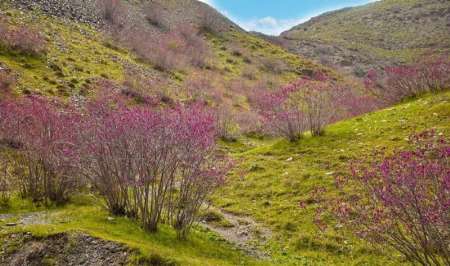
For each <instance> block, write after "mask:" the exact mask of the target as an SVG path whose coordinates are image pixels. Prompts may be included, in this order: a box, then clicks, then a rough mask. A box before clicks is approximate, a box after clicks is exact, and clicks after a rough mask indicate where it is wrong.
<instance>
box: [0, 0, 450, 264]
mask: <svg viewBox="0 0 450 266" xmlns="http://www.w3.org/2000/svg"><path fill="white" fill-rule="evenodd" d="M237 2H239V1H237ZM276 2H277V3H278V1H276ZM449 32H450V5H449V3H448V1H446V0H401V1H400V0H384V1H378V2H374V3H371V4H368V5H365V6H361V7H355V8H348V9H343V10H338V11H334V12H330V13H326V14H323V15H321V16H318V17H316V18H313V19H312V20H310V21H308V22H306V23H304V24H301V25H299V26H296V27H294V28H293V29H291V30H289V31H287V32H284V33H283V34H282V35H281V36H279V37H275V36H271V37H269V36H265V35H264V34H260V33H257V32H246V31H245V30H243V29H242V28H240V27H239V25H237V24H235V23H233V22H232V21H231V20H230V19H228V18H227V17H225V16H224V15H222V14H221V13H219V12H218V11H216V10H214V9H213V8H212V7H210V6H209V5H207V4H205V3H203V2H200V1H197V0H149V1H147V0H3V1H2V0H0V241H1V242H2V243H1V244H0V265H11V266H28V265H30V266H34V265H58V266H59V265H61V266H65V265H93V266H97V265H159V266H182V265H193V266H197V265H201V266H203V265H205V266H222V265H224V266H227V265H230V266H234V265H245V266H247V265H249V266H275V265H286V266H294V265H295V266H300V265H319V266H321V265H324V266H325V265H326V266H328V265H343V266H344V265H345V266H357V265H374V266H377V265H379V266H391V265H392V266H394V265H395V266H396V265H405V266H406V265H412V264H411V263H410V261H408V260H407V259H410V258H407V257H406V256H404V254H402V253H401V252H399V251H398V250H396V249H395V248H392V247H390V246H385V245H384V243H383V245H381V246H380V245H377V244H379V243H377V244H374V243H373V242H370V241H367V239H364V238H362V237H360V235H358V234H357V233H354V232H353V231H352V230H349V229H348V227H345V225H343V224H341V223H340V222H339V221H338V220H337V217H336V215H335V214H332V213H326V214H325V215H323V217H320V218H324V221H325V223H326V225H327V228H326V229H322V228H319V226H317V224H318V223H316V222H317V220H318V219H317V218H318V217H317V216H318V215H317V213H318V211H320V210H321V209H322V208H326V207H329V206H332V204H333V203H334V202H335V200H336V199H337V198H339V197H349V198H351V197H353V196H355V195H356V194H358V195H356V196H359V192H360V190H358V189H356V188H355V189H354V188H353V187H351V189H350V191H343V190H340V189H338V186H339V184H338V182H337V181H339V180H338V179H341V178H343V179H350V178H351V177H352V171H351V169H350V167H351V164H352V163H353V162H354V160H360V159H361V160H362V159H364V162H366V160H367V162H370V163H372V162H373V161H375V158H374V157H372V156H370V154H371V153H372V152H375V151H380V150H383V151H387V152H388V153H390V152H393V151H397V150H398V149H399V150H405V149H408V148H410V146H409V145H410V144H411V143H410V142H408V140H409V139H408V137H410V136H411V135H412V134H414V133H419V132H423V131H425V130H434V131H435V133H436V136H438V137H442V138H448V136H450V91H449V88H450V79H449V77H450V76H449V75H447V74H450V73H449V71H450V60H449V59H450V58H448V57H443V58H442V59H439V60H435V61H433V60H430V61H429V62H425V63H424V64H423V65H420V67H416V66H402V67H399V68H398V69H394V71H392V73H390V74H391V76H389V79H386V78H385V77H384V76H383V75H377V73H375V74H373V76H372V79H369V78H368V79H367V80H365V82H364V84H363V82H361V79H360V78H362V77H363V76H365V75H366V72H367V71H368V70H369V69H371V68H378V69H379V68H381V67H383V66H387V65H399V64H402V63H411V62H415V59H417V58H419V57H420V56H422V55H424V54H427V53H428V52H429V51H430V50H432V53H442V54H445V53H447V52H450V36H449ZM432 59H434V58H432ZM379 70H380V69H379ZM380 73H381V71H380ZM348 74H351V75H348ZM355 76H356V78H355ZM380 91H382V93H380ZM377 93H379V94H377ZM388 94H392V95H388ZM383 96H386V97H385V98H383ZM388 96H392V97H388ZM284 127H286V128H287V131H289V132H288V133H290V134H291V135H290V136H289V134H283V133H284V132H282V131H283V130H284V129H285V128H284ZM277 130H278V131H277ZM291 136H292V138H290V137H291ZM437 140H438V139H437V137H436V139H435V141H436V142H437ZM442 143H444V142H442ZM445 152H446V153H448V149H447V150H445ZM432 155H433V156H434V155H435V154H432ZM442 157H443V158H444V156H442ZM444 159H447V157H445V158H444ZM445 162H446V163H447V162H448V161H445ZM445 167H447V168H448V163H447V164H446V165H445ZM436 168H438V167H436ZM447 168H444V170H446V171H447ZM446 173H447V172H446ZM444 181H445V182H442V184H438V185H441V186H443V187H445V188H444V189H443V191H444V193H442V194H440V195H439V196H440V198H439V200H440V199H444V200H447V198H448V196H449V195H450V193H448V186H447V184H450V183H448V182H447V179H445V180H444ZM446 182H447V183H446ZM433 185H435V184H433ZM445 189H447V190H445ZM430 194H431V193H430ZM430 194H427V195H430ZM446 197H447V198H446ZM436 198H437V197H435V198H433V199H432V200H430V201H433V202H434V201H436V202H439V203H440V201H438V200H436ZM424 202H425V200H424ZM447 202H448V201H446V202H444V204H443V205H445V204H447ZM447 205H448V204H447ZM447 205H445V206H447ZM435 217H436V215H435V216H433V218H434V219H435V220H437V219H438V218H435ZM445 218H448V215H447V216H445ZM430 220H431V219H430ZM393 221H396V220H395V219H393ZM447 224H448V222H444V227H445V226H446V225H447ZM446 230H447V231H446ZM443 231H444V233H447V235H448V236H450V234H448V226H447V227H446V228H444V230H443ZM443 242H444V244H445V241H443ZM432 250H433V251H431V252H434V251H435V249H434V247H433V249H432ZM438 255H441V254H440V253H439V254H438ZM444 255H445V254H444Z"/></svg>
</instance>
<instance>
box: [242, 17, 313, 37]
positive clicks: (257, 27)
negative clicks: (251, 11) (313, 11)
mask: <svg viewBox="0 0 450 266" xmlns="http://www.w3.org/2000/svg"><path fill="white" fill-rule="evenodd" d="M311 17H312V16H308V17H301V18H294V19H277V18H274V17H270V16H269V17H263V18H256V19H251V20H247V21H239V20H238V21H236V22H237V23H238V24H239V25H240V26H241V27H243V28H244V29H245V30H247V31H258V32H262V33H265V34H269V35H279V34H280V33H282V32H283V31H285V30H288V29H290V28H292V27H294V26H296V25H298V24H300V23H303V22H306V21H307V20H309V19H310V18H311Z"/></svg>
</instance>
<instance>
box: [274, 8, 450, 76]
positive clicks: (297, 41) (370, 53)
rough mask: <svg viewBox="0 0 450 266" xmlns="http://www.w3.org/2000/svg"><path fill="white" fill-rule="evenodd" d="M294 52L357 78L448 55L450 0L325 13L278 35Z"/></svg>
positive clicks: (449, 42) (449, 49) (346, 9)
mask: <svg viewBox="0 0 450 266" xmlns="http://www.w3.org/2000/svg"><path fill="white" fill-rule="evenodd" d="M279 39H280V40H278V41H279V42H283V44H284V46H285V47H286V48H287V49H289V51H292V52H294V53H297V54H300V55H303V56H306V57H308V58H312V59H315V60H317V61H318V62H321V63H323V64H326V65H330V66H335V67H337V68H340V69H341V70H344V71H346V72H348V73H352V74H354V75H356V76H363V75H364V74H365V72H366V71H367V70H368V69H370V68H374V67H375V68H376V67H381V66H385V65H389V64H398V63H407V62H410V61H412V60H414V59H415V58H417V57H419V56H421V55H423V54H424V53H427V52H428V51H433V52H438V53H439V52H448V51H450V1H447V0H383V1H379V2H374V3H371V4H367V5H364V6H360V7H354V8H345V9H342V10H338V11H333V12H329V13H325V14H323V15H320V16H318V17H315V18H313V19H311V20H310V21H308V22H306V23H303V24H300V25H298V26H296V27H294V28H292V29H290V30H288V31H286V32H283V33H282V34H281V36H280V38H279Z"/></svg>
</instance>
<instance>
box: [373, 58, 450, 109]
mask: <svg viewBox="0 0 450 266" xmlns="http://www.w3.org/2000/svg"><path fill="white" fill-rule="evenodd" d="M365 85H366V87H367V88H368V89H370V90H371V91H373V92H374V94H375V95H377V96H378V97H379V98H380V99H381V100H383V101H384V102H385V103H386V104H387V105H389V104H393V103H396V102H398V101H401V100H402V99H404V98H408V97H414V96H418V95H420V94H423V93H426V92H433V91H439V90H444V89H447V88H448V87H450V60H449V59H448V58H447V57H444V56H443V57H439V58H437V59H436V58H432V59H429V60H423V61H421V62H418V63H417V64H413V65H403V66H393V67H387V68H385V70H384V72H383V73H378V72H377V71H375V70H371V71H369V73H368V74H367V76H366V79H365Z"/></svg>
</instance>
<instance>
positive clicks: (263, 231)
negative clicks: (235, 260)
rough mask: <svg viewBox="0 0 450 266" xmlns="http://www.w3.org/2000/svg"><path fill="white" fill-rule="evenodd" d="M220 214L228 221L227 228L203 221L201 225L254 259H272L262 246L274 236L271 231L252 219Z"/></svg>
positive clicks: (224, 213) (222, 212)
mask: <svg viewBox="0 0 450 266" xmlns="http://www.w3.org/2000/svg"><path fill="white" fill-rule="evenodd" d="M218 211H220V210H218ZM220 213H221V214H222V215H223V217H224V219H225V220H226V223H225V224H226V225H225V226H221V225H220V224H217V223H213V222H209V221H203V222H202V223H201V225H203V226H204V227H206V228H208V229H209V230H211V231H213V232H216V233H217V234H219V235H220V236H221V237H222V238H224V239H225V240H227V241H228V242H230V243H232V244H234V245H236V246H237V247H238V248H239V249H241V250H243V251H244V252H246V253H247V254H249V255H251V256H253V257H256V258H259V259H269V258H270V254H268V253H267V252H265V251H263V250H262V246H264V244H265V243H266V242H267V241H268V240H269V239H270V237H271V235H272V233H271V231H270V230H269V229H267V228H264V227H263V226H261V225H260V224H258V223H256V222H255V221H254V220H253V219H251V218H250V217H243V216H237V215H235V214H232V213H228V212H224V211H220Z"/></svg>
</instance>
